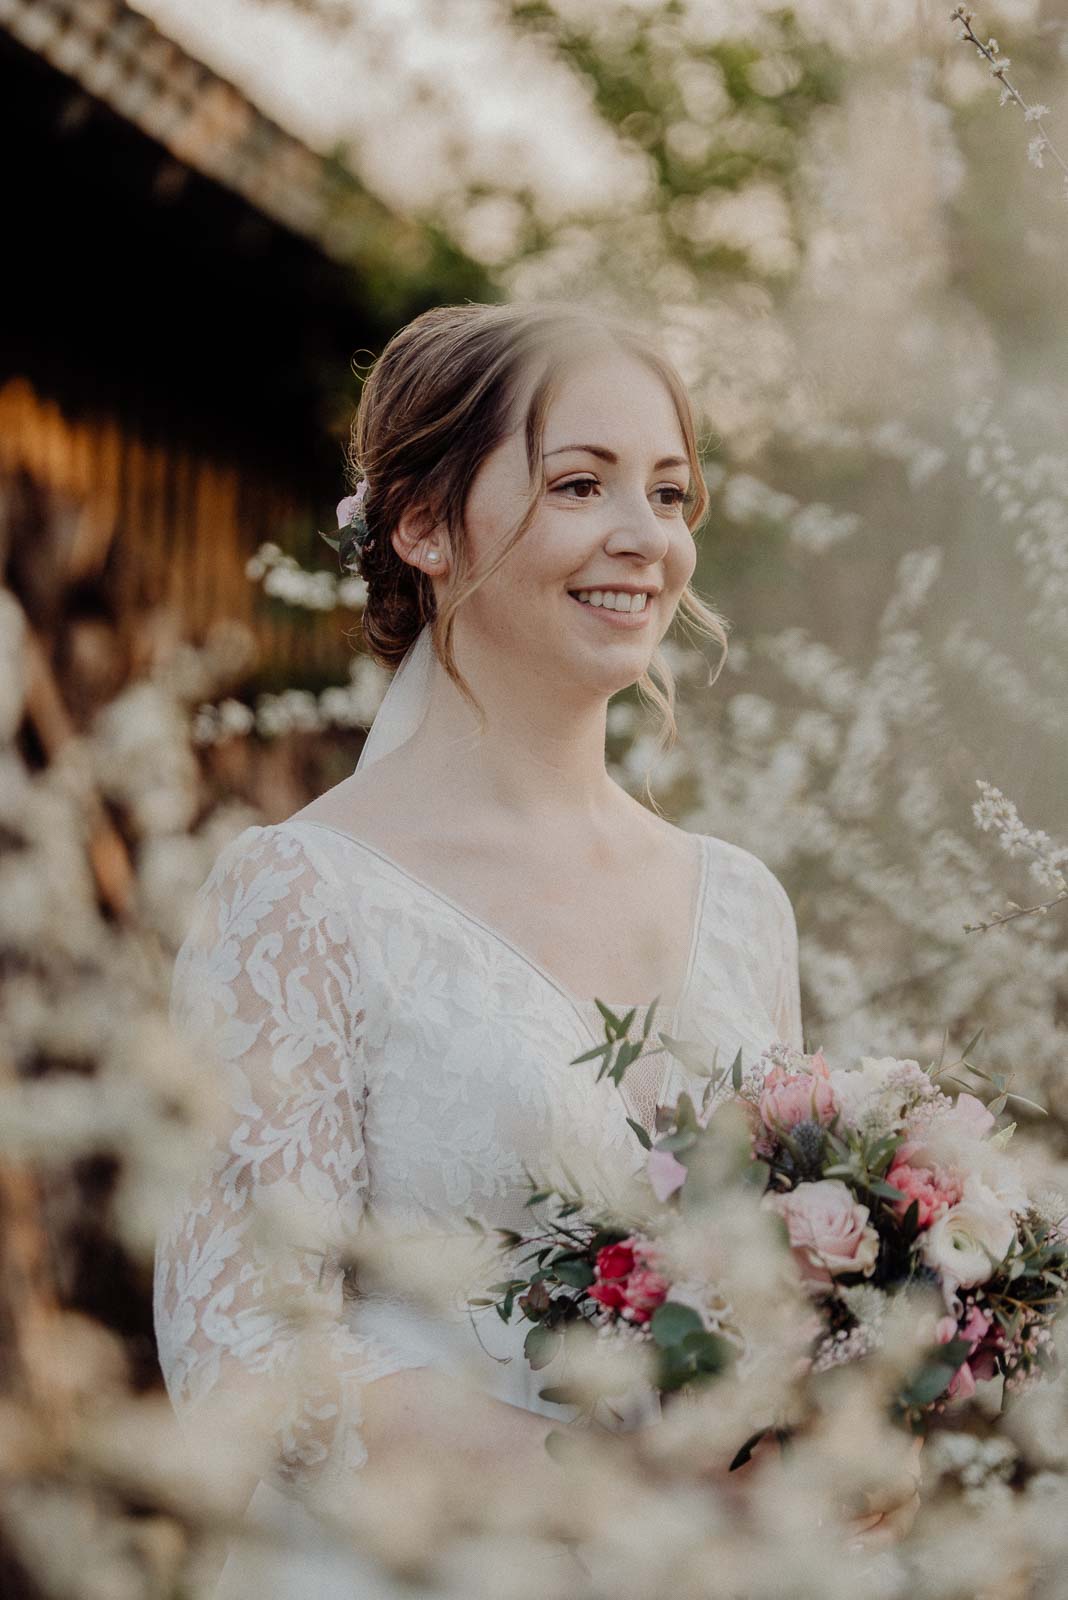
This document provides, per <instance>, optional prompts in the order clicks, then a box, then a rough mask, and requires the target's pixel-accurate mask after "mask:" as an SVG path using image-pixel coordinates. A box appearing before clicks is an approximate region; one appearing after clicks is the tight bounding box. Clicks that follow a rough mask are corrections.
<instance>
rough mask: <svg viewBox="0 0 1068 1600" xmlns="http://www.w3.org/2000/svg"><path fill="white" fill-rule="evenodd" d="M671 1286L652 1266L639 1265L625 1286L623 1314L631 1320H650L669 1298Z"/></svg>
mask: <svg viewBox="0 0 1068 1600" xmlns="http://www.w3.org/2000/svg"><path fill="white" fill-rule="evenodd" d="M670 1287H671V1286H670V1284H669V1283H668V1281H667V1279H666V1278H665V1277H664V1276H663V1275H662V1274H661V1273H659V1272H655V1271H654V1270H653V1268H652V1267H637V1268H636V1269H635V1271H633V1272H632V1273H631V1275H630V1277H629V1278H628V1279H627V1281H626V1284H625V1287H624V1291H623V1293H624V1304H623V1315H624V1316H625V1317H626V1318H627V1320H628V1321H630V1322H648V1321H649V1318H650V1317H651V1316H652V1314H653V1312H654V1311H655V1310H656V1308H657V1306H659V1305H662V1304H663V1302H664V1301H665V1300H666V1299H667V1294H668V1289H669V1288H670Z"/></svg>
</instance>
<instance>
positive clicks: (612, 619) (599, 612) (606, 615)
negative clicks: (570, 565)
mask: <svg viewBox="0 0 1068 1600" xmlns="http://www.w3.org/2000/svg"><path fill="white" fill-rule="evenodd" d="M568 598H569V599H571V600H574V602H575V604H576V605H577V606H578V607H579V608H580V610H582V611H588V612H589V613H590V615H591V616H593V617H600V618H602V620H603V621H605V622H607V623H608V624H609V625H610V626H612V627H615V628H641V627H644V625H645V623H646V621H647V620H648V617H649V613H650V612H651V611H652V609H653V602H652V597H650V598H649V599H647V600H646V602H645V605H644V606H643V607H642V609H641V610H640V611H614V610H612V609H611V608H610V607H609V606H591V605H590V604H589V602H588V601H585V600H580V599H579V598H578V596H577V595H574V594H569V596H568Z"/></svg>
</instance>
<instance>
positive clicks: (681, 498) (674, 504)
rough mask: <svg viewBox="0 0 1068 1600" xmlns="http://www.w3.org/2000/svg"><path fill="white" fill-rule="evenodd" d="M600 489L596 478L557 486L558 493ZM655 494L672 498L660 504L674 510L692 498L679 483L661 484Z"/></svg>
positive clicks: (581, 498) (577, 480) (572, 480)
mask: <svg viewBox="0 0 1068 1600" xmlns="http://www.w3.org/2000/svg"><path fill="white" fill-rule="evenodd" d="M599 487H600V485H599V484H598V482H597V479H596V478H569V479H568V480H567V482H566V483H558V484H557V485H556V489H557V491H560V490H564V489H574V490H575V491H576V492H577V491H578V490H580V489H597V488H599ZM653 493H654V494H660V495H664V494H666V495H668V496H670V498H669V499H667V500H661V502H660V504H661V505H663V506H667V507H669V508H670V509H672V510H674V509H677V508H678V507H679V506H684V505H688V504H689V503H690V500H691V498H692V496H691V494H690V491H689V490H688V489H680V488H679V486H678V484H677V483H664V484H661V486H660V488H659V489H654V491H653ZM578 498H579V499H580V500H589V499H591V498H592V496H591V495H589V494H580V495H579V496H578Z"/></svg>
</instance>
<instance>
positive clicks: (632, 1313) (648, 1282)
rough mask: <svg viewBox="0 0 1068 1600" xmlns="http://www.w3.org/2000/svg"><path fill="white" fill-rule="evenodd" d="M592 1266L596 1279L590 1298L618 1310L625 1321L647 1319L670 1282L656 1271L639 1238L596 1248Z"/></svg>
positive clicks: (665, 1296)
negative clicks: (595, 1257)
mask: <svg viewBox="0 0 1068 1600" xmlns="http://www.w3.org/2000/svg"><path fill="white" fill-rule="evenodd" d="M593 1270H594V1273H595V1275H596V1281H595V1283H594V1285H593V1287H592V1288H591V1289H590V1299H591V1300H596V1301H598V1302H599V1304H601V1305H602V1306H607V1307H608V1308H609V1309H610V1310H612V1311H618V1312H620V1313H621V1314H622V1315H623V1316H624V1317H625V1318H626V1320H627V1321H628V1322H639V1323H640V1322H648V1321H649V1318H650V1317H651V1316H652V1314H653V1311H654V1310H655V1309H656V1307H657V1306H658V1305H660V1304H661V1303H662V1301H664V1300H665V1299H666V1298H667V1292H668V1289H669V1287H670V1285H669V1284H668V1281H667V1279H666V1278H665V1277H662V1276H661V1274H660V1273H659V1272H657V1271H656V1269H655V1267H654V1266H653V1264H652V1260H651V1252H650V1250H649V1249H648V1248H643V1246H642V1244H641V1241H640V1240H637V1239H634V1238H630V1239H624V1240H623V1241H622V1242H621V1243H619V1244H607V1245H605V1246H604V1248H603V1249H601V1250H598V1252H597V1259H596V1261H595V1262H594V1268H593Z"/></svg>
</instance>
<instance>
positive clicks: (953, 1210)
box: [921, 1173, 1016, 1289]
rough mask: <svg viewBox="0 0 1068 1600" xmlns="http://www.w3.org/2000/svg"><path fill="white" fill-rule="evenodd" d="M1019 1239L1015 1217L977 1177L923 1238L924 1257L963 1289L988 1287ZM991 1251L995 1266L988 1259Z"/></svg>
mask: <svg viewBox="0 0 1068 1600" xmlns="http://www.w3.org/2000/svg"><path fill="white" fill-rule="evenodd" d="M1015 1238H1016V1223H1015V1222H1014V1221H1013V1218H1012V1214H1011V1212H1010V1210H1009V1208H1008V1206H1006V1205H1005V1203H1004V1201H1003V1200H1000V1199H999V1198H998V1196H997V1195H996V1194H995V1193H994V1191H993V1190H992V1189H991V1188H989V1187H988V1186H987V1185H986V1184H985V1183H984V1182H983V1181H982V1179H981V1178H979V1177H978V1176H977V1175H976V1174H975V1173H969V1174H968V1177H967V1178H966V1179H965V1181H964V1193H963V1194H962V1196H961V1198H960V1200H958V1202H957V1204H956V1205H955V1206H950V1207H949V1209H948V1210H946V1211H943V1212H942V1214H941V1215H940V1216H939V1217H936V1219H935V1221H934V1222H933V1223H932V1224H931V1226H930V1227H929V1228H928V1229H927V1231H926V1232H925V1233H924V1235H923V1242H922V1245H921V1254H922V1256H923V1259H924V1261H925V1262H926V1263H927V1265H928V1266H929V1267H932V1268H933V1269H934V1270H935V1271H936V1272H940V1273H942V1275H943V1276H944V1277H945V1278H946V1279H947V1280H948V1281H951V1282H953V1283H955V1284H958V1285H959V1286H960V1287H961V1288H965V1289H968V1288H971V1287H972V1286H973V1285H974V1284H977V1283H985V1282H986V1281H987V1279H988V1278H989V1277H990V1276H991V1274H992V1273H993V1271H994V1262H997V1261H1000V1260H1001V1258H1002V1257H1003V1256H1004V1255H1005V1254H1006V1252H1007V1251H1008V1249H1009V1247H1010V1245H1011V1244H1012V1242H1013V1240H1014V1239H1015ZM988 1250H989V1252H990V1255H991V1256H993V1258H994V1262H992V1261H991V1260H990V1256H988V1255H987V1251H988Z"/></svg>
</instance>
